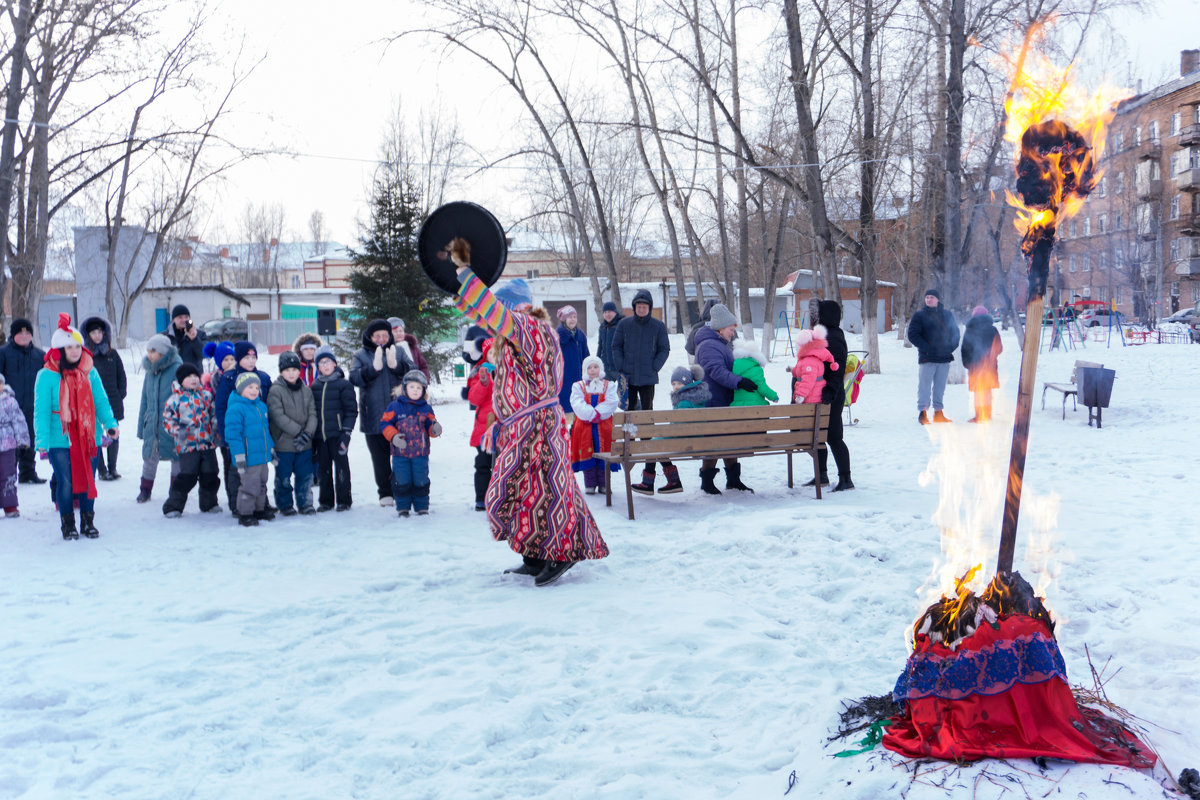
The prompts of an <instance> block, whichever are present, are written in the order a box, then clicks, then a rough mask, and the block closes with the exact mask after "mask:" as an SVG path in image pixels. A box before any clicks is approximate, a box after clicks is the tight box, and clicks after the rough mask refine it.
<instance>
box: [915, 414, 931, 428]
mask: <svg viewBox="0 0 1200 800" xmlns="http://www.w3.org/2000/svg"><path fill="white" fill-rule="evenodd" d="M917 422H919V423H921V424H922V425H928V424H929V417H927V416H925V412H924V411H922V412H921V413H920V414H918V415H917Z"/></svg>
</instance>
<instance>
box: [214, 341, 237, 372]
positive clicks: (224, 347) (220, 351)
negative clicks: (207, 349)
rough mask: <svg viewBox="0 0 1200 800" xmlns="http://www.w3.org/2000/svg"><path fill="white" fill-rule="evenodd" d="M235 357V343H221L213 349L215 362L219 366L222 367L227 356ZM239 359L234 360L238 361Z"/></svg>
mask: <svg viewBox="0 0 1200 800" xmlns="http://www.w3.org/2000/svg"><path fill="white" fill-rule="evenodd" d="M232 355H234V351H233V342H221V343H220V344H218V345H217V346H216V348H214V349H213V361H216V362H217V366H218V367H219V366H221V364H223V363H224V362H225V357H226V356H232ZM236 360H237V358H236V357H235V358H234V361H236Z"/></svg>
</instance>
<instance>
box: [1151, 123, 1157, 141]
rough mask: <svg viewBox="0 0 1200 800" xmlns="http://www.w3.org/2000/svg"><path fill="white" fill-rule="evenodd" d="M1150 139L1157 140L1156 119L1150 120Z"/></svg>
mask: <svg viewBox="0 0 1200 800" xmlns="http://www.w3.org/2000/svg"><path fill="white" fill-rule="evenodd" d="M1150 141H1151V142H1157V141H1158V120H1152V121H1151V122H1150Z"/></svg>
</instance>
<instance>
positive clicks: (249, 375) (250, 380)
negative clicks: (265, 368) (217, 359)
mask: <svg viewBox="0 0 1200 800" xmlns="http://www.w3.org/2000/svg"><path fill="white" fill-rule="evenodd" d="M250 384H254V385H255V386H258V387H260V388H261V387H262V381H261V380H259V378H258V373H256V372H243V373H242V374H241V375H238V377H237V383H235V384H234V388H235V389H236V390H237V393H238V394H244V393H245V389H246V387H247V386H249V385H250Z"/></svg>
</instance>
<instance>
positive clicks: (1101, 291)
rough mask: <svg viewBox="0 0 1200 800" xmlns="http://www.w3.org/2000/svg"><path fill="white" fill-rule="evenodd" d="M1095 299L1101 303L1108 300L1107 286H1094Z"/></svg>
mask: <svg viewBox="0 0 1200 800" xmlns="http://www.w3.org/2000/svg"><path fill="white" fill-rule="evenodd" d="M1096 299H1097V300H1099V301H1101V302H1103V303H1107V302H1108V287H1107V286H1097V287H1096Z"/></svg>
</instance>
